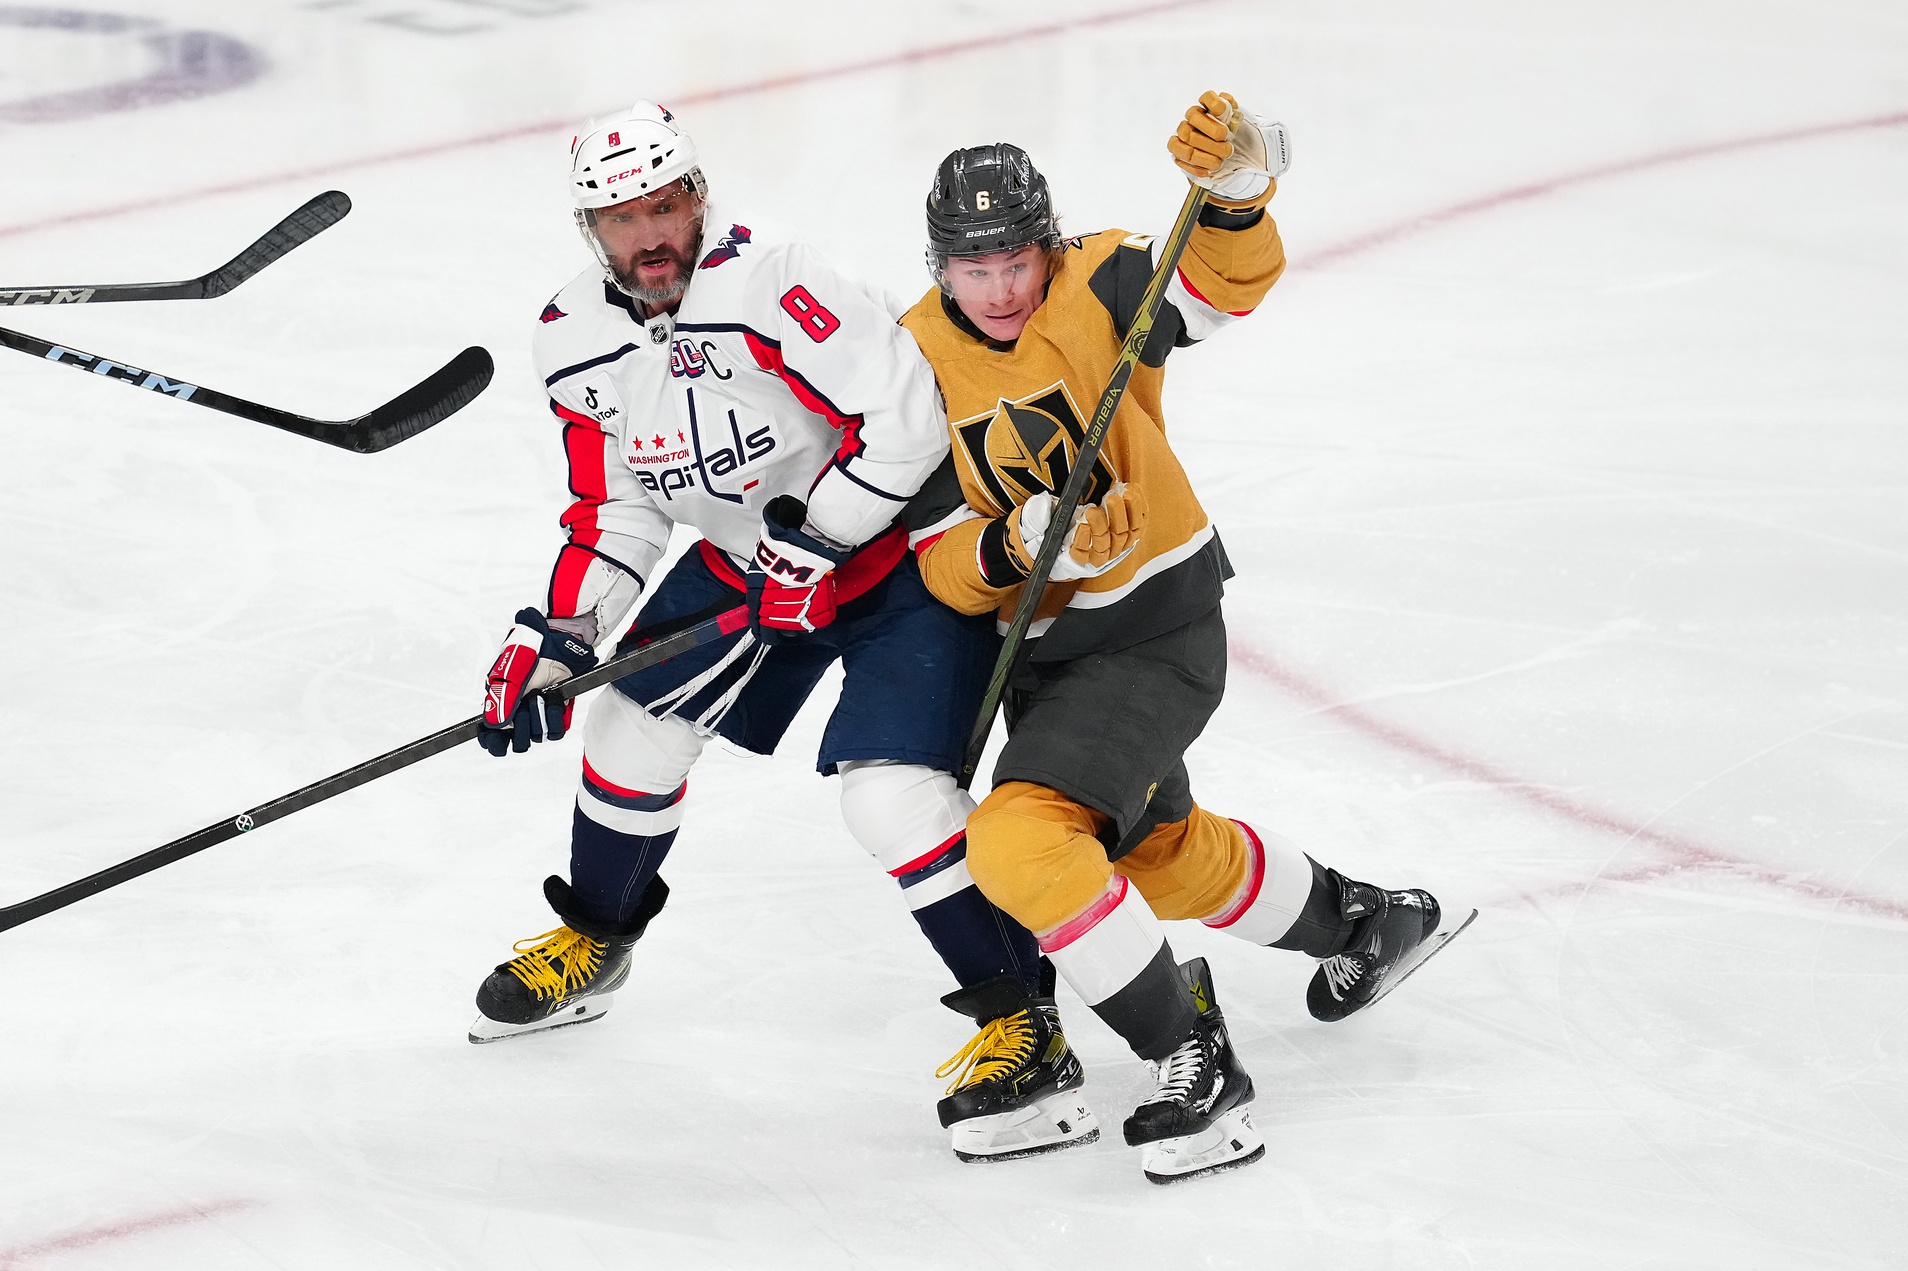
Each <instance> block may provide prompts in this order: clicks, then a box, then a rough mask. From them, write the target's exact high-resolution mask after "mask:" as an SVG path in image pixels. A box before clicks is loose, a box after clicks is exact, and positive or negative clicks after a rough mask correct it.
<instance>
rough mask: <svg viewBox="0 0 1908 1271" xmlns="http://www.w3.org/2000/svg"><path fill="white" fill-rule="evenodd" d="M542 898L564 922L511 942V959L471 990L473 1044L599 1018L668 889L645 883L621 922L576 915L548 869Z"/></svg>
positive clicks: (654, 882)
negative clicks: (473, 999) (474, 1016)
mask: <svg viewBox="0 0 1908 1271" xmlns="http://www.w3.org/2000/svg"><path fill="white" fill-rule="evenodd" d="M543 895H544V899H546V900H548V901H549V902H550V908H552V909H554V910H556V912H557V917H559V918H561V919H563V924H564V925H563V926H561V927H558V928H557V929H556V930H555V931H546V932H545V933H544V934H542V935H540V936H532V937H530V938H529V939H528V940H519V941H518V942H517V944H516V952H517V956H516V957H514V958H512V959H511V960H510V961H508V962H505V963H503V964H502V965H500V966H499V967H498V968H497V969H496V970H495V971H492V972H491V973H490V975H489V976H488V977H487V978H486V979H485V980H484V982H483V984H482V985H481V986H480V987H479V988H478V990H477V1009H478V1011H479V1012H481V1013H480V1014H479V1015H478V1016H477V1022H476V1023H474V1024H472V1025H471V1026H470V1039H471V1041H473V1042H478V1043H483V1042H494V1041H499V1040H501V1039H503V1038H505V1037H518V1036H521V1035H522V1034H524V1033H540V1032H543V1031H545V1030H546V1029H551V1028H562V1027H563V1026H564V1025H566V1024H587V1023H589V1022H590V1021H591V1020H593V1019H601V1018H602V1017H603V1015H604V1013H605V1012H607V1011H608V1010H609V1007H610V995H611V994H613V993H615V992H616V990H617V989H619V988H621V987H622V986H623V981H624V980H627V979H628V978H629V955H630V950H631V949H633V948H634V947H635V945H636V941H637V940H638V939H640V938H641V936H642V934H643V929H644V928H645V927H647V926H648V925H649V920H650V919H651V918H654V917H655V916H656V915H657V914H658V913H660V912H661V911H662V907H663V903H664V902H665V901H667V900H668V899H669V887H668V885H667V884H666V883H664V882H663V880H662V879H661V878H656V879H653V880H651V882H650V884H649V887H648V888H647V889H646V890H645V891H644V892H643V895H642V899H641V900H640V901H638V902H637V905H636V912H635V913H634V914H633V915H631V917H630V920H629V921H628V922H627V923H625V924H623V925H622V926H621V927H616V926H613V925H611V924H609V923H603V922H597V921H595V920H593V919H590V918H586V917H584V916H582V915H581V914H579V913H577V912H576V910H577V904H576V897H575V895H574V894H573V893H572V892H571V891H570V885H569V884H568V883H566V882H564V881H563V880H562V879H561V878H558V877H556V876H555V875H554V874H553V875H551V876H550V877H549V878H546V879H544V881H543Z"/></svg>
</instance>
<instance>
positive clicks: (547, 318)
mask: <svg viewBox="0 0 1908 1271" xmlns="http://www.w3.org/2000/svg"><path fill="white" fill-rule="evenodd" d="M569 316H570V315H569V314H567V313H565V312H563V310H561V309H559V308H557V307H556V301H554V300H552V301H551V302H550V303H549V304H547V305H545V306H543V316H542V317H541V318H538V319H537V321H538V322H555V321H556V320H557V319H558V318H567V317H569Z"/></svg>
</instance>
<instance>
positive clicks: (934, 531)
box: [901, 455, 1026, 614]
mask: <svg viewBox="0 0 1908 1271" xmlns="http://www.w3.org/2000/svg"><path fill="white" fill-rule="evenodd" d="M901 521H902V524H903V525H905V526H906V527H907V531H908V546H909V547H911V548H913V549H914V555H915V560H916V563H917V564H919V565H920V567H921V580H922V581H923V582H924V583H926V584H927V589H928V591H929V592H930V593H931V594H932V595H933V596H934V598H935V599H936V600H939V601H940V602H941V603H942V604H944V605H946V606H947V607H948V608H950V609H954V610H957V611H959V612H961V613H970V614H971V613H989V612H991V611H993V610H995V609H998V608H999V607H1000V605H1001V602H1002V601H1003V600H1004V599H1005V598H1006V596H1007V594H1008V593H1009V592H1010V591H1012V590H1013V589H1014V588H1015V587H1017V586H1019V584H1020V582H1021V580H1022V579H1024V578H1025V577H1026V575H1025V574H1022V573H1020V572H1019V570H1018V569H1017V568H1016V567H1015V565H1014V563H1013V559H1012V557H1010V556H1008V555H1007V554H1006V528H1007V522H1006V520H1005V518H999V517H996V518H989V517H987V516H985V515H983V514H982V513H980V512H977V511H975V510H974V509H973V508H972V507H971V506H969V504H968V502H967V500H966V498H965V497H964V496H963V495H962V493H961V479H960V475H959V474H958V473H957V472H956V471H955V470H954V458H953V456H952V455H950V456H948V457H947V458H946V459H944V460H942V461H941V464H940V466H939V467H937V468H936V469H935V470H934V474H933V475H932V476H930V477H929V478H928V479H927V481H926V483H925V484H923V485H922V487H921V489H920V491H919V492H917V493H916V494H915V496H914V498H913V499H912V500H910V501H909V503H908V506H907V510H906V511H905V512H904V513H903V514H902V517H901ZM990 557H992V558H993V559H990Z"/></svg>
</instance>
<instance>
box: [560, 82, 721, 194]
mask: <svg viewBox="0 0 1908 1271" xmlns="http://www.w3.org/2000/svg"><path fill="white" fill-rule="evenodd" d="M677 180H680V181H682V183H683V184H684V185H685V186H687V187H688V189H689V190H690V192H691V193H693V194H695V195H697V196H698V197H700V196H702V195H704V194H706V193H707V184H706V183H705V182H704V181H703V179H702V169H701V168H699V167H697V166H696V143H695V141H694V140H693V139H692V138H691V137H690V136H689V134H688V133H687V132H684V131H683V129H682V127H681V126H680V125H679V124H677V123H676V117H675V116H674V115H672V114H670V113H669V112H668V111H667V110H665V109H663V108H662V107H661V106H658V105H656V103H654V102H647V101H639V102H637V103H636V104H635V105H634V106H631V107H630V108H629V109H628V110H626V111H624V112H623V113H622V114H620V115H616V116H613V117H611V118H609V119H592V120H591V121H590V125H589V128H588V130H587V131H585V132H583V133H580V134H579V135H577V136H576V137H575V138H574V139H572V140H571V142H570V196H571V199H572V200H573V201H574V203H575V204H576V208H577V210H578V211H584V210H588V209H592V208H599V207H609V206H610V205H611V204H613V203H621V202H624V201H626V200H628V199H639V198H642V197H643V196H644V195H646V194H653V193H655V192H656V191H657V190H660V189H662V188H663V187H664V186H666V185H668V184H669V183H670V182H672V181H677Z"/></svg>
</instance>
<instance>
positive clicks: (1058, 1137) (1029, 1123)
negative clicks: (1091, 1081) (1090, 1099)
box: [953, 1090, 1100, 1161]
mask: <svg viewBox="0 0 1908 1271" xmlns="http://www.w3.org/2000/svg"><path fill="white" fill-rule="evenodd" d="M953 1131H954V1155H956V1156H958V1157H960V1158H961V1159H962V1160H963V1161H1017V1160H1019V1159H1020V1158H1021V1157H1023V1156H1039V1155H1040V1154H1041V1153H1043V1152H1059V1151H1062V1150H1064V1149H1066V1148H1070V1147H1077V1146H1080V1145H1082V1144H1086V1143H1092V1142H1095V1141H1097V1140H1098V1139H1099V1137H1100V1123H1099V1121H1098V1120H1096V1119H1095V1118H1094V1115H1093V1109H1091V1108H1089V1107H1087V1105H1086V1100H1085V1099H1083V1098H1081V1097H1080V1092H1079V1091H1078V1090H1062V1091H1060V1092H1058V1093H1056V1094H1050V1095H1048V1096H1046V1097H1045V1098H1043V1099H1036V1100H1034V1101H1033V1102H1032V1103H1030V1104H1028V1105H1027V1106H1026V1107H1024V1108H1015V1109H1014V1110H1013V1111H1011V1112H996V1113H994V1114H993V1115H992V1116H986V1117H973V1118H971V1119H969V1120H966V1121H961V1122H958V1123H956V1124H955V1125H954V1126H953Z"/></svg>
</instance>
